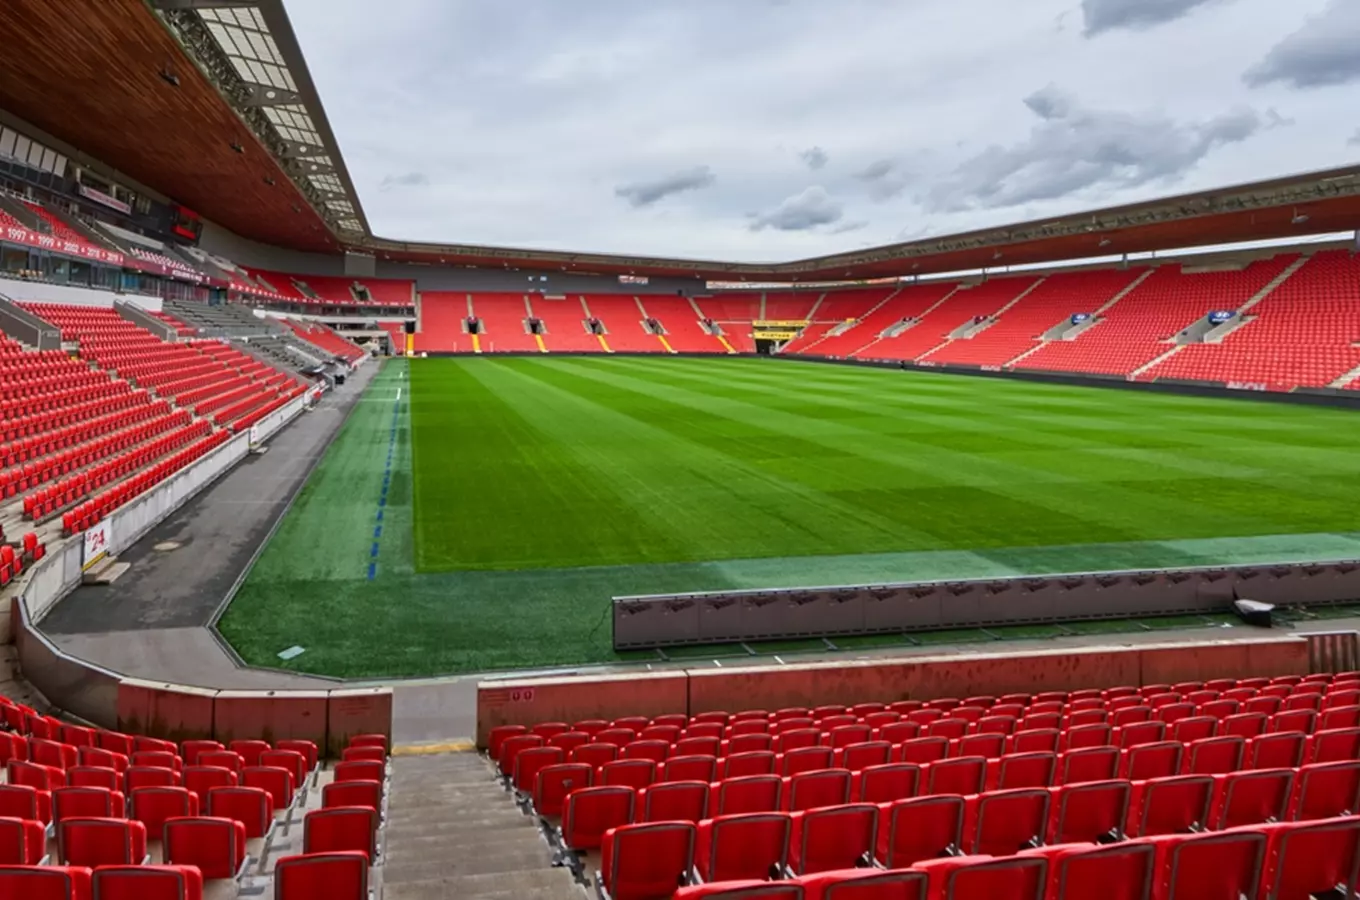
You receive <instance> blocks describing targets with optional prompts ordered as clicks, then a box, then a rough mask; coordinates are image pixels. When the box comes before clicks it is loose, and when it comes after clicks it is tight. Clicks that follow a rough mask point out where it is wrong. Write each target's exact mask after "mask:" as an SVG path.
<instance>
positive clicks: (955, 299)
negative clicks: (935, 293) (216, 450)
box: [855, 275, 1038, 360]
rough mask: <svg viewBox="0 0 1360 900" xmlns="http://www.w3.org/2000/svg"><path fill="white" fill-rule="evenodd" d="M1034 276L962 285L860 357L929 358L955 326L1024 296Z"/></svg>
mask: <svg viewBox="0 0 1360 900" xmlns="http://www.w3.org/2000/svg"><path fill="white" fill-rule="evenodd" d="M1037 280H1038V279H1036V278H1035V277H1034V276H1032V275H1031V276H1017V277H1015V278H993V279H991V280H989V281H984V282H982V283H981V284H977V285H973V286H972V287H967V288H964V287H959V288H958V289H957V290H955V291H953V293H951V294H950V295H949V298H948V299H947V300H945V301H944V302H943V303H941V304H940V305H939V306H936V307H935V308H933V309H932V310H930V311H929V312H928V313H926V314H924V315H921V317H920V321H919V322H917V323H916V324H915V325H913V326H912V327H911V328H908V329H907V330H906V331H903V332H902V333H901V334H898V335H895V336H893V337H890V338H883V339H882V340H879V341H876V342H875V343H873V344H871V345H870V346H868V347H865V348H864V349H862V350H859V351H857V352H856V353H855V356H856V357H857V358H859V359H903V360H911V359H914V360H924V359H929V358H930V355H931V351H932V350H934V349H935V348H937V347H940V346H941V345H942V344H944V342H945V341H946V340H948V338H949V335H950V333H951V332H953V331H954V330H955V329H957V328H960V327H962V326H964V325H967V324H969V323H971V322H975V321H977V320H979V319H981V318H984V317H987V316H993V315H996V313H997V312H998V311H999V310H1001V309H1003V308H1004V307H1006V305H1007V304H1009V303H1011V302H1012V301H1014V300H1015V299H1016V298H1017V297H1019V296H1021V295H1022V294H1023V293H1024V292H1025V291H1027V290H1029V288H1030V287H1031V286H1032V285H1033V284H1034V283H1035V282H1036V281H1037Z"/></svg>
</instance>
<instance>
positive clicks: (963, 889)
mask: <svg viewBox="0 0 1360 900" xmlns="http://www.w3.org/2000/svg"><path fill="white" fill-rule="evenodd" d="M912 868H914V869H917V870H918V871H921V872H925V873H926V876H927V877H928V878H929V879H930V898H931V900H973V898H981V897H985V898H987V900H1043V898H1044V890H1045V887H1046V885H1047V880H1048V860H1047V859H1045V858H1044V857H1042V856H1030V857H1026V856H1012V857H1009V858H1005V859H994V858H992V857H990V856H955V857H950V858H946V859H931V860H926V861H924V862H919V863H917V864H916V865H915V866H913V867H912Z"/></svg>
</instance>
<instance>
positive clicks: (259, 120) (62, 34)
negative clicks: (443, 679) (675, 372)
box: [0, 0, 1360, 281]
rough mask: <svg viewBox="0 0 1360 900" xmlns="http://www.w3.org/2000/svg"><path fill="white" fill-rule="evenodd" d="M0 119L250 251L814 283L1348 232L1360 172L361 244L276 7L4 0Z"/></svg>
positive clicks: (326, 131) (350, 201) (360, 227)
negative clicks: (1041, 210) (544, 234)
mask: <svg viewBox="0 0 1360 900" xmlns="http://www.w3.org/2000/svg"><path fill="white" fill-rule="evenodd" d="M5 11H6V17H5V21H4V24H3V25H2V26H0V35H2V36H3V40H2V41H0V45H3V46H4V48H5V52H4V53H3V54H0V107H3V108H5V109H7V110H9V111H10V112H12V113H13V114H15V115H17V116H19V117H21V118H23V119H25V120H27V121H28V122H30V123H31V124H33V125H34V126H36V127H38V128H41V129H42V130H44V131H46V132H48V133H49V134H52V135H53V136H55V137H57V138H59V139H61V140H63V141H65V142H66V143H68V144H72V145H74V146H75V147H77V148H79V149H80V150H81V151H83V152H85V153H88V154H89V155H90V156H91V157H93V158H95V159H97V160H98V161H100V162H102V163H104V164H106V165H110V166H113V167H114V168H116V169H118V170H120V171H122V172H123V173H125V174H126V175H127V176H129V177H130V178H133V179H135V180H137V181H139V182H141V183H143V184H146V185H149V186H150V187H152V188H154V189H155V190H157V191H160V192H162V193H164V194H165V195H167V196H169V197H171V198H173V199H174V200H176V201H177V202H179V203H182V204H184V205H185V206H188V207H189V208H191V209H193V210H194V211H196V212H198V213H199V214H201V215H202V216H204V217H206V218H208V219H210V220H212V221H214V222H217V223H219V224H221V225H223V226H225V227H226V228H229V229H231V230H232V231H234V232H236V233H237V234H240V235H242V236H244V237H248V238H251V239H254V240H257V241H261V242H264V243H268V244H273V245H277V246H282V247H288V248H292V249H296V250H303V251H312V252H330V253H337V252H340V251H341V250H342V249H351V250H356V251H359V252H367V253H373V254H375V255H378V256H380V257H382V258H389V259H394V260H406V261H411V262H424V263H446V264H450V265H467V266H483V267H507V268H522V269H539V270H553V271H571V272H596V273H601V274H635V275H651V276H691V277H698V278H707V279H718V280H728V281H739V280H743V279H744V280H751V281H827V280H844V279H868V278H880V277H889V276H902V275H913V274H922V275H924V274H930V273H936V272H948V271H960V270H968V269H980V268H986V267H1000V266H1006V265H1021V264H1028V263H1041V262H1053V261H1058V260H1076V259H1081V258H1088V257H1096V256H1110V255H1115V254H1119V253H1140V252H1147V251H1152V250H1166V249H1175V248H1181V247H1191V246H1198V245H1205V244H1219V243H1230V242H1235V241H1246V240H1260V239H1285V238H1289V237H1295V236H1303V235H1308V234H1319V233H1326V232H1334V231H1345V230H1351V229H1354V228H1356V227H1357V226H1360V166H1352V167H1348V168H1344V169H1336V170H1331V171H1327V172H1316V173H1310V174H1305V175H1298V176H1293V177H1288V178H1282V179H1277V180H1274V181H1267V182H1259V183H1255V184H1248V185H1241V186H1235V187H1230V188H1224V189H1220V190H1216V191H1209V192H1202V193H1198V194H1192V195H1185V196H1179V197H1172V198H1168V199H1164V200H1158V201H1152V202H1148V203H1140V204H1135V205H1131V206H1123V207H1116V208H1111V209H1104V210H1098V211H1094V212H1089V213H1083V214H1078V215H1070V216H1062V217H1058V218H1053V219H1047V220H1042V221H1036V222H1027V223H1021V224H1017V225H1013V226H1009V227H1004V228H990V229H985V230H980V231H974V232H969V233H966V234H956V235H950V236H944V237H934V238H926V239H922V240H916V241H911V242H908V243H902V244H893V245H889V246H885V247H879V248H873V249H868V250H860V251H854V252H849V253H841V254H835V255H831V256H824V257H817V258H813V259H806V260H797V261H793V262H782V263H731V262H722V261H714V260H682V259H666V258H657V257H641V256H639V257H631V256H625V255H617V254H591V253H563V252H553V251H539V250H521V249H513V248H502V247H484V246H477V245H469V244H430V243H416V242H405V241H400V240H392V239H388V238H381V237H377V236H375V235H373V233H372V230H371V229H370V227H369V225H368V221H367V219H366V218H365V216H364V211H363V206H362V204H361V202H360V200H359V196H358V193H357V192H356V190H355V187H354V184H353V182H352V180H351V179H350V176H349V173H348V172H347V171H346V169H345V163H344V158H343V156H342V155H341V153H340V148H339V145H338V143H337V141H336V139H335V135H334V134H333V133H332V131H331V128H330V125H329V123H328V122H327V120H326V114H325V110H324V109H323V107H322V104H321V100H320V97H319V95H318V94H317V90H316V86H315V85H314V84H313V83H312V80H311V76H310V75H309V73H308V71H307V66H306V62H305V60H304V59H303V56H302V51H301V49H300V47H299V46H298V42H297V39H296V36H295V35H294V33H293V30H292V26H291V25H290V24H289V21H288V17H287V14H286V13H285V11H284V8H283V0H63V2H62V3H52V2H50V0H6V3H5Z"/></svg>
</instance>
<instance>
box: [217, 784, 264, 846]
mask: <svg viewBox="0 0 1360 900" xmlns="http://www.w3.org/2000/svg"><path fill="white" fill-rule="evenodd" d="M204 812H205V814H206V815H208V816H211V817H213V818H221V819H233V820H235V821H237V822H241V823H242V824H244V825H245V827H246V839H247V840H253V839H255V838H262V837H264V836H265V835H266V834H268V833H269V829H270V827H271V826H272V825H273V822H274V801H273V799H272V798H271V797H270V796H269V793H268V792H267V791H263V790H261V789H259V788H250V787H234V788H213V789H212V790H210V791H208V808H207V809H206V810H204Z"/></svg>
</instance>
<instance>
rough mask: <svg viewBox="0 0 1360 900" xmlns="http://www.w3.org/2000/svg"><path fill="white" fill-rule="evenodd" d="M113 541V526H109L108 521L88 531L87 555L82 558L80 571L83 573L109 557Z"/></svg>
mask: <svg viewBox="0 0 1360 900" xmlns="http://www.w3.org/2000/svg"><path fill="white" fill-rule="evenodd" d="M112 541H113V526H112V525H110V524H109V520H108V519H105V520H104V521H102V522H100V523H99V524H98V525H95V526H94V527H93V528H90V529H87V530H86V532H85V555H84V556H83V557H81V564H80V570H81V571H82V572H83V571H85V570H86V569H88V568H89V567H90V566H92V565H94V564H95V563H97V562H99V561H100V560H101V559H103V558H104V557H106V556H108V555H109V544H110V543H111V542H112Z"/></svg>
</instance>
